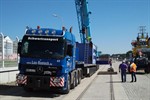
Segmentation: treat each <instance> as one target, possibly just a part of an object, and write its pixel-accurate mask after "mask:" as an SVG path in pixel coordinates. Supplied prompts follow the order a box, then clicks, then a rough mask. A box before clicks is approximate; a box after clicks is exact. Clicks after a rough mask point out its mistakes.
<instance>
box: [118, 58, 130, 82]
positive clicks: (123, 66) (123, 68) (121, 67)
mask: <svg viewBox="0 0 150 100" xmlns="http://www.w3.org/2000/svg"><path fill="white" fill-rule="evenodd" d="M127 67H128V66H127V64H126V63H125V61H122V63H121V64H120V65H119V72H120V70H121V80H122V82H126V71H127Z"/></svg>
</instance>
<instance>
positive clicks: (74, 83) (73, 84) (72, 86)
mask: <svg viewBox="0 0 150 100" xmlns="http://www.w3.org/2000/svg"><path fill="white" fill-rule="evenodd" d="M75 86H76V78H75V75H74V77H73V83H72V84H71V89H74V88H75Z"/></svg>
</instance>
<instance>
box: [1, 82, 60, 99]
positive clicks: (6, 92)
mask: <svg viewBox="0 0 150 100" xmlns="http://www.w3.org/2000/svg"><path fill="white" fill-rule="evenodd" d="M0 95H3V96H16V97H39V98H40V97H42V98H43V97H45V98H54V97H59V96H60V95H62V94H59V93H52V92H50V91H46V90H36V91H33V92H25V91H24V90H23V88H22V87H19V86H16V85H1V84H0Z"/></svg>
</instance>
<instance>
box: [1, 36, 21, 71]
mask: <svg viewBox="0 0 150 100" xmlns="http://www.w3.org/2000/svg"><path fill="white" fill-rule="evenodd" d="M18 41H19V39H18V37H16V40H15V41H13V40H11V39H10V38H9V36H4V35H3V34H2V33H0V68H4V67H15V66H17V64H18V55H17V47H18Z"/></svg>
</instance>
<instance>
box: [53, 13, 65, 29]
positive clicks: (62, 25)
mask: <svg viewBox="0 0 150 100" xmlns="http://www.w3.org/2000/svg"><path fill="white" fill-rule="evenodd" d="M53 16H54V17H57V18H59V19H60V20H61V23H62V27H63V26H64V25H63V24H64V21H63V18H62V17H61V16H58V15H56V14H53Z"/></svg>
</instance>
